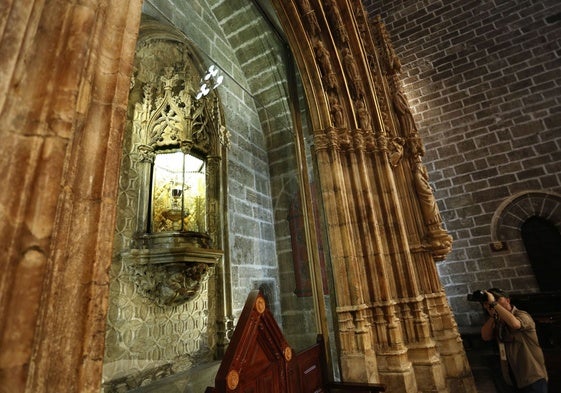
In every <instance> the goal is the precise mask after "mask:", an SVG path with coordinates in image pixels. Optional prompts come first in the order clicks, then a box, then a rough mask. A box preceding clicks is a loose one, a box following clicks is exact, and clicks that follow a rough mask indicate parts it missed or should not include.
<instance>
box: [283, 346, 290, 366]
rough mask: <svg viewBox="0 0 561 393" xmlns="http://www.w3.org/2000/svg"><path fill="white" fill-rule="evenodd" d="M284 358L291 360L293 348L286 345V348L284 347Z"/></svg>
mask: <svg viewBox="0 0 561 393" xmlns="http://www.w3.org/2000/svg"><path fill="white" fill-rule="evenodd" d="M284 359H285V360H286V361H287V362H290V360H292V348H290V347H286V348H285V349H284Z"/></svg>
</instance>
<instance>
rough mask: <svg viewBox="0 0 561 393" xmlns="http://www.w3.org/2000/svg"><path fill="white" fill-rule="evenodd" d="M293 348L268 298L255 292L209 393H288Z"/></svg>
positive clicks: (237, 326) (242, 314) (207, 392)
mask: <svg viewBox="0 0 561 393" xmlns="http://www.w3.org/2000/svg"><path fill="white" fill-rule="evenodd" d="M291 359H292V349H291V348H290V346H289V345H288V343H287V342H286V340H285V338H284V336H283V334H282V331H281V330H280V328H279V326H278V324H277V322H276V321H275V319H274V318H273V314H272V313H271V312H270V311H269V309H268V308H267V306H266V302H265V298H264V297H263V295H262V294H261V293H260V292H259V291H258V290H255V291H252V292H251V293H250V294H249V296H248V298H247V300H246V303H245V306H244V308H243V311H242V313H241V316H240V319H239V321H238V323H237V325H236V329H235V331H234V335H233V337H232V340H231V341H230V344H229V345H228V348H227V349H226V353H225V354H224V358H223V360H222V363H221V364H220V367H219V369H218V372H217V374H216V378H215V380H214V383H215V387H214V388H210V387H209V388H207V390H206V393H226V392H236V393H249V392H268V393H277V392H278V393H285V392H289V391H291V390H292V389H291V387H289V386H287V380H288V379H287V370H288V363H289V362H290V360H291Z"/></svg>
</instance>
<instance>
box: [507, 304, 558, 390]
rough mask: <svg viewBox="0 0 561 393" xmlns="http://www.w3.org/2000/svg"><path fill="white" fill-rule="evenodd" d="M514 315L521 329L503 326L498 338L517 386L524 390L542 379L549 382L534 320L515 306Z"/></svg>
mask: <svg viewBox="0 0 561 393" xmlns="http://www.w3.org/2000/svg"><path fill="white" fill-rule="evenodd" d="M512 313H513V314H514V316H515V317H516V318H517V319H518V320H519V321H520V324H521V327H520V329H518V330H513V329H510V328H509V327H508V326H506V324H501V325H503V326H501V328H502V331H501V333H502V334H500V335H499V337H497V338H498V339H499V340H500V341H502V342H503V343H504V345H505V350H506V358H507V359H508V364H509V366H510V369H511V371H512V376H513V377H514V379H515V381H516V385H517V386H518V387H519V388H523V387H524V386H528V385H529V384H531V383H533V382H536V381H537V380H540V379H542V378H545V379H546V380H547V370H546V368H545V360H544V357H543V352H542V349H541V347H540V344H539V342H538V335H537V334H536V324H535V322H534V320H533V319H532V317H531V316H530V314H528V313H527V312H526V311H522V310H518V309H517V308H516V307H514V306H513V307H512ZM505 329H506V330H505Z"/></svg>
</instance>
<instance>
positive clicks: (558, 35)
mask: <svg viewBox="0 0 561 393" xmlns="http://www.w3.org/2000/svg"><path fill="white" fill-rule="evenodd" d="M364 3H365V5H366V6H367V9H368V11H369V13H370V15H371V16H372V17H374V16H376V15H380V16H381V18H382V20H383V21H384V22H385V23H386V25H387V27H388V30H389V32H390V35H391V38H392V41H393V44H394V47H395V50H396V53H397V55H398V56H399V58H400V59H401V62H402V65H403V67H402V75H401V77H402V78H401V79H402V82H403V87H404V90H405V92H406V93H407V97H408V99H409V102H410V104H411V106H412V110H413V112H414V116H415V120H416V122H417V125H418V126H419V129H420V133H421V136H422V137H423V140H424V143H425V145H426V155H425V159H424V161H425V163H426V164H427V167H428V169H429V173H430V179H431V182H432V184H433V186H434V188H435V191H436V193H435V194H436V197H437V198H438V204H439V207H440V211H441V214H442V217H443V220H444V223H445V225H446V228H447V230H448V231H449V232H450V234H451V235H452V236H453V237H454V245H453V251H452V253H451V254H450V255H449V256H448V257H447V258H446V260H445V261H444V262H441V263H440V264H439V274H440V276H441V280H442V282H443V284H444V287H445V290H446V293H447V296H448V297H449V300H450V303H451V305H452V307H453V310H454V313H455V316H456V320H457V322H458V325H459V326H460V327H462V326H469V325H475V324H478V323H479V321H480V319H481V318H482V314H481V313H480V311H479V306H478V305H474V304H469V303H468V302H467V301H466V293H468V292H471V291H473V290H475V289H480V288H488V287H491V286H498V287H502V288H504V289H505V290H507V291H512V292H535V291H538V290H539V288H538V286H537V282H536V280H535V277H534V273H533V271H532V268H531V265H530V264H529V261H528V257H527V256H526V253H525V251H524V248H523V247H524V246H523V244H522V242H521V239H520V235H519V230H518V229H515V230H514V231H511V232H512V233H509V234H508V236H506V235H507V234H506V232H501V230H500V228H497V225H499V224H498V223H499V222H500V221H501V220H502V218H501V217H502V216H501V214H504V210H503V209H504V208H505V206H507V205H509V204H510V203H511V202H512V203H514V204H521V205H524V208H525V209H526V210H525V213H523V214H522V217H520V220H523V219H525V218H528V217H529V216H531V215H534V214H535V215H541V216H544V217H546V218H548V219H551V220H552V221H553V222H554V223H555V224H557V225H558V228H560V227H561V226H560V222H559V219H558V218H557V217H556V215H555V210H556V209H557V208H558V207H559V202H558V197H559V194H558V193H559V192H561V130H560V128H561V94H560V93H561V73H560V72H559V70H560V69H561V44H560V42H561V4H560V3H559V2H558V1H555V0H546V1H540V2H523V3H521V2H518V1H468V2H466V1H463V0H451V1H427V0H423V1H417V0H402V1H393V0H364ZM528 191H536V192H537V195H538V197H537V198H536V199H534V203H532V198H531V196H532V195H534V194H532V193H528ZM552 195H553V197H552ZM520 198H522V199H523V200H525V201H524V202H523V203H520ZM503 218H504V217H503ZM517 225H518V224H517ZM501 236H506V237H505V238H503V239H501V238H500V237H501ZM496 241H503V242H504V243H503V245H504V247H503V248H501V247H493V242H496ZM496 244H499V243H496Z"/></svg>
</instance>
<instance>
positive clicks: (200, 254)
mask: <svg viewBox="0 0 561 393" xmlns="http://www.w3.org/2000/svg"><path fill="white" fill-rule="evenodd" d="M137 243H138V245H139V246H140V247H138V248H134V249H131V250H130V251H129V252H128V253H126V254H124V255H123V260H124V261H125V262H126V263H127V265H128V267H129V271H130V272H131V276H132V279H133V281H134V283H135V285H136V287H137V290H138V292H139V293H140V294H142V295H143V296H144V297H146V298H147V299H149V300H151V301H152V302H154V303H156V304H158V305H159V306H162V307H163V306H178V305H180V304H183V303H185V302H188V301H190V300H192V299H194V298H196V297H197V296H198V295H199V294H200V292H201V289H202V288H203V283H204V281H205V280H207V279H208V277H209V275H211V274H212V271H213V269H214V265H215V264H216V263H217V262H219V261H220V260H221V258H222V255H223V252H222V251H221V250H215V249H211V248H205V247H204V246H205V245H206V242H205V241H204V239H203V241H201V239H188V238H184V236H180V235H177V234H176V235H173V234H172V235H170V234H165V235H144V236H143V237H142V239H140V240H138V241H137Z"/></svg>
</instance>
